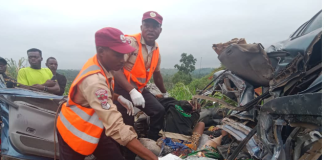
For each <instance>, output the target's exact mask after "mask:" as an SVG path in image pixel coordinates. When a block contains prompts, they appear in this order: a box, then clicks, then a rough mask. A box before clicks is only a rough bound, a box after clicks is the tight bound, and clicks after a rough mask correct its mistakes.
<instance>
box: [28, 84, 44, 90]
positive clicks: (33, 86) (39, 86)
mask: <svg viewBox="0 0 324 160" xmlns="http://www.w3.org/2000/svg"><path fill="white" fill-rule="evenodd" d="M31 87H32V88H36V89H38V90H42V91H43V90H44V87H45V86H42V85H40V84H34V85H32V86H31Z"/></svg>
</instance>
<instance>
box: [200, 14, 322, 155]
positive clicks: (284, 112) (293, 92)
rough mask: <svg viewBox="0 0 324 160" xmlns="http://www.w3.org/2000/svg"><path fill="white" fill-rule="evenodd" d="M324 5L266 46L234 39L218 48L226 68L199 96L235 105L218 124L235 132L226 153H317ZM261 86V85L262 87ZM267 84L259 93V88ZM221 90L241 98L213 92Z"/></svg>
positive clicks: (226, 106) (220, 149) (224, 105)
mask: <svg viewBox="0 0 324 160" xmlns="http://www.w3.org/2000/svg"><path fill="white" fill-rule="evenodd" d="M321 24H322V11H320V12H318V13H317V14H316V15H315V16H314V17H313V18H311V19H310V20H309V21H307V22H306V23H304V24H303V25H302V26H300V27H299V28H298V29H297V30H296V31H295V32H294V33H293V34H292V35H291V36H290V37H289V38H288V39H287V40H284V41H281V42H278V43H276V44H274V45H271V46H270V47H269V48H267V49H264V48H263V46H262V45H261V44H247V43H246V41H245V40H244V39H233V40H232V41H229V42H227V43H224V44H223V43H221V44H215V45H213V49H214V50H215V51H216V53H217V54H218V55H219V56H218V58H219V60H220V61H221V63H222V64H223V65H224V66H225V67H226V69H227V70H223V71H219V72H216V73H215V74H214V81H213V83H214V84H213V86H211V87H209V88H208V87H206V88H205V90H204V91H202V92H201V94H200V95H197V96H194V98H195V99H196V101H200V102H201V101H202V100H207V101H212V102H214V103H218V104H221V105H222V108H224V109H226V110H230V111H231V112H229V113H228V114H227V115H226V116H224V117H225V118H222V119H220V120H219V121H215V122H218V124H217V123H216V125H217V127H218V128H220V129H222V130H225V131H226V132H228V133H229V134H230V135H231V136H232V137H234V138H233V139H234V140H233V142H231V143H228V144H224V145H222V146H218V147H217V150H218V152H219V153H221V154H222V156H223V157H224V158H226V159H231V160H233V159H235V158H237V159H287V160H290V159H291V160H297V159H318V158H320V157H321V154H322V153H321V144H322V135H321V127H322V92H321V90H322V25H321ZM259 87H261V88H259ZM256 88H259V89H262V94H261V95H260V94H258V93H257V92H256V91H255V89H256ZM216 92H218V93H221V94H223V95H225V96H226V97H228V98H231V99H232V100H235V101H236V102H237V105H236V106H234V105H230V104H228V103H227V102H226V101H224V100H223V99H219V98H214V97H213V95H214V94H215V93H216Z"/></svg>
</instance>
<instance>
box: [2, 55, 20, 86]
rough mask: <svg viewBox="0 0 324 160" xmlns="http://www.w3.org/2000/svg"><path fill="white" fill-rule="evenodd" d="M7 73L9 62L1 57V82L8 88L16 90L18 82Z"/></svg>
mask: <svg viewBox="0 0 324 160" xmlns="http://www.w3.org/2000/svg"><path fill="white" fill-rule="evenodd" d="M6 71H7V61H6V60H5V59H4V58H2V57H0V80H1V81H2V82H4V83H5V85H6V86H7V88H14V86H16V84H17V82H16V80H14V79H13V78H11V77H9V76H7V75H6Z"/></svg>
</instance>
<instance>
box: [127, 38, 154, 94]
mask: <svg viewBox="0 0 324 160" xmlns="http://www.w3.org/2000/svg"><path fill="white" fill-rule="evenodd" d="M126 36H129V37H134V38H135V39H136V41H137V44H138V47H139V48H138V55H137V58H136V61H135V64H134V66H133V68H132V70H131V71H128V70H127V69H125V68H124V74H125V76H126V79H127V80H128V82H130V83H131V84H132V85H133V87H134V88H137V89H138V91H140V92H142V91H143V89H144V87H145V86H146V84H147V82H148V81H149V80H150V79H151V77H152V74H153V72H154V71H155V69H156V66H157V64H158V61H159V55H160V51H159V48H157V49H156V50H154V51H153V53H152V54H153V56H152V60H151V66H150V69H149V71H147V70H146V67H145V63H144V59H143V55H142V44H141V37H142V35H141V33H138V34H134V35H126Z"/></svg>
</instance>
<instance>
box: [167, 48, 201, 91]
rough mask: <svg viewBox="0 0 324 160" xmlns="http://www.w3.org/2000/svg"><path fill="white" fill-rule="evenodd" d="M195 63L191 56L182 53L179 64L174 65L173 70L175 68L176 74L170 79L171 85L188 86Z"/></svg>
mask: <svg viewBox="0 0 324 160" xmlns="http://www.w3.org/2000/svg"><path fill="white" fill-rule="evenodd" d="M196 61H197V59H196V58H194V56H193V55H192V54H190V55H187V53H182V54H181V59H180V62H181V64H180V65H178V64H176V65H174V68H177V69H178V72H177V73H176V74H175V75H174V76H173V78H172V82H173V84H176V83H183V84H185V85H187V84H189V83H190V82H191V81H192V77H191V74H190V73H191V72H192V71H194V70H195V69H196V68H195V64H196Z"/></svg>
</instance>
